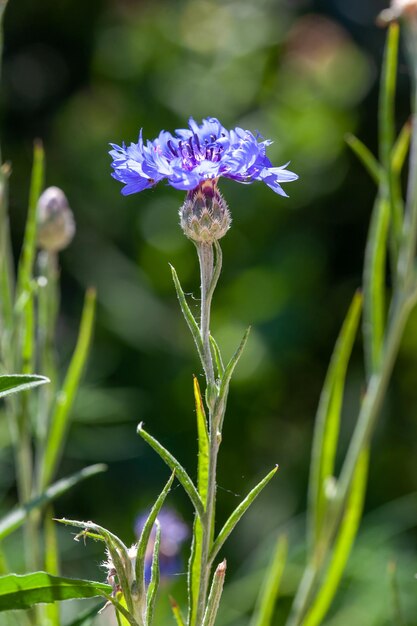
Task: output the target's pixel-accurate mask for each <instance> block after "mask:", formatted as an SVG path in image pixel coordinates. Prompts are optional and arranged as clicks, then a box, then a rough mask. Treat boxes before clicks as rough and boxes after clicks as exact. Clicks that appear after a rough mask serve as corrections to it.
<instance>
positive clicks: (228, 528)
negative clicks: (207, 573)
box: [209, 465, 278, 562]
mask: <svg viewBox="0 0 417 626" xmlns="http://www.w3.org/2000/svg"><path fill="white" fill-rule="evenodd" d="M277 470H278V465H276V466H275V467H274V469H273V470H271V471H270V472H269V474H267V475H266V476H265V478H263V479H262V480H261V481H260V482H259V483H258V484H257V485H256V487H254V488H253V489H252V491H250V493H248V495H247V496H246V498H245V499H244V500H242V502H241V503H240V504H239V505H238V506H237V507H236V509H235V510H234V511H233V513H232V514H231V516H230V517H229V519H228V520H227V522H226V523H225V525H224V526H223V528H222V529H221V531H220V532H219V534H218V537H217V539H216V540H215V542H214V544H213V547H212V549H211V552H210V558H209V560H210V562H213V560H214V559H215V558H216V555H217V553H218V552H219V550H220V549H221V547H222V546H223V544H224V542H225V541H226V539H227V538H228V536H229V535H230V533H231V532H232V530H233V529H234V527H235V526H236V524H237V523H238V521H239V520H240V518H241V517H242V516H243V514H244V513H245V512H246V511H247V509H248V508H249V507H250V505H251V504H252V502H253V501H254V500H255V498H256V497H257V496H258V495H259V494H260V493H261V491H262V490H263V488H264V487H266V485H267V484H268V483H269V481H270V480H271V478H273V477H274V476H275V474H276V472H277Z"/></svg>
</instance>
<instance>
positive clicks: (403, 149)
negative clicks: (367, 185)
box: [391, 119, 413, 174]
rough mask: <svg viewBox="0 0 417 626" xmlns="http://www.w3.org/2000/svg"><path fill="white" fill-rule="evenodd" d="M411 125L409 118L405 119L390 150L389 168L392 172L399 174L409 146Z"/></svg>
mask: <svg viewBox="0 0 417 626" xmlns="http://www.w3.org/2000/svg"><path fill="white" fill-rule="evenodd" d="M412 128H413V125H412V122H411V119H409V120H407V121H406V123H405V124H404V126H403V127H402V129H401V131H400V134H399V135H398V137H397V140H396V142H395V144H394V147H393V149H392V152H391V168H392V170H393V172H395V173H396V174H399V173H400V172H401V170H402V168H403V165H404V162H405V158H406V156H407V152H408V148H409V146H410V139H411V131H412Z"/></svg>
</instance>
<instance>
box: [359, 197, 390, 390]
mask: <svg viewBox="0 0 417 626" xmlns="http://www.w3.org/2000/svg"><path fill="white" fill-rule="evenodd" d="M389 223H390V205H389V201H388V200H387V199H386V198H384V197H381V196H380V197H378V198H377V199H376V201H375V206H374V209H373V211H372V216H371V223H370V226H369V234H368V239H367V242H366V248H365V263H364V270H363V296H364V301H363V338H364V350H365V363H366V373H367V378H368V380H369V378H370V376H371V374H372V373H374V372H376V371H377V370H378V369H379V366H380V361H381V350H382V342H383V337H384V328H385V299H386V294H385V272H386V267H385V264H386V244H387V236H388V227H389Z"/></svg>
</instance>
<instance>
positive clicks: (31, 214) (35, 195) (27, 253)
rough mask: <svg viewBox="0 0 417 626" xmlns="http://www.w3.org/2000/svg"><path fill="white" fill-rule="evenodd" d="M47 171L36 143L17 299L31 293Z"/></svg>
mask: <svg viewBox="0 0 417 626" xmlns="http://www.w3.org/2000/svg"><path fill="white" fill-rule="evenodd" d="M44 170H45V155H44V151H43V147H42V144H41V143H40V142H35V145H34V151H33V167H32V177H31V182H30V192H29V208H28V215H27V219H26V228H25V235H24V239H23V248H22V254H21V257H20V260H19V267H18V279H17V297H18V298H19V299H20V297H21V295H22V294H23V293H24V292H26V293H27V292H29V291H30V283H31V280H32V274H33V264H34V261H35V254H36V207H37V204H38V200H39V196H40V195H41V192H42V187H43V180H44Z"/></svg>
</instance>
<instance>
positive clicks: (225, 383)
mask: <svg viewBox="0 0 417 626" xmlns="http://www.w3.org/2000/svg"><path fill="white" fill-rule="evenodd" d="M249 333H250V326H249V328H247V329H246V332H245V334H244V335H243V338H242V341H241V342H240V344H239V346H238V348H237V350H236V352H235V353H234V355H233V356H232V358H231V359H230V361H229V363H228V364H227V366H226V369H225V370H224V374H223V377H222V379H221V383H220V391H219V400H218V401H219V402H222V401H223V400H224V399H225V397H226V396H227V393H228V391H229V384H230V380H231V378H232V375H233V372H234V370H235V367H236V365H237V364H238V362H239V359H240V357H241V356H242V353H243V350H244V349H245V346H246V342H247V340H248V337H249Z"/></svg>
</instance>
